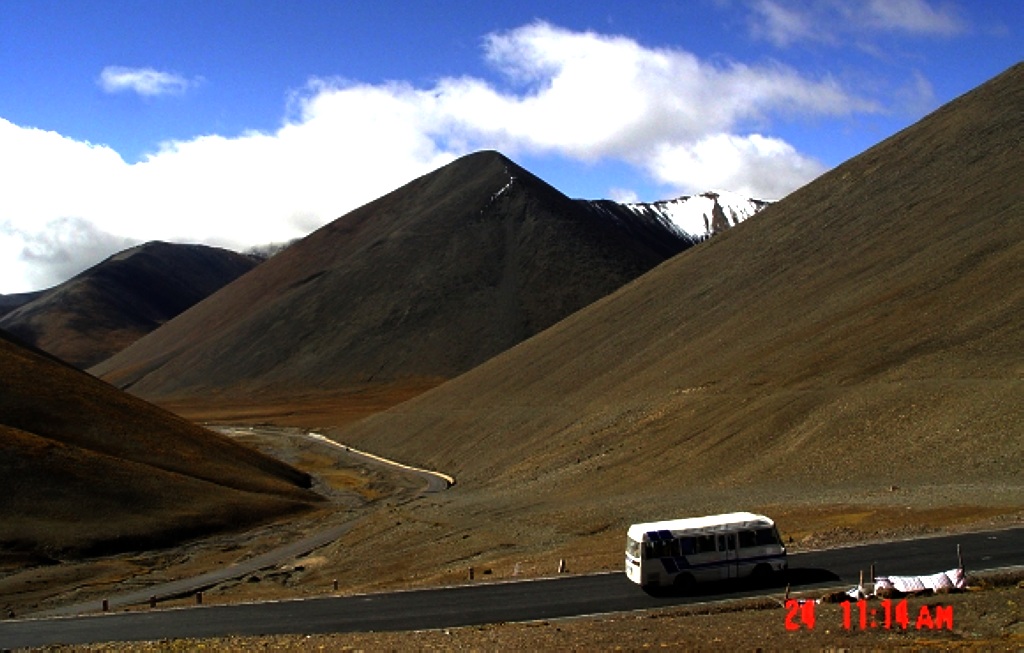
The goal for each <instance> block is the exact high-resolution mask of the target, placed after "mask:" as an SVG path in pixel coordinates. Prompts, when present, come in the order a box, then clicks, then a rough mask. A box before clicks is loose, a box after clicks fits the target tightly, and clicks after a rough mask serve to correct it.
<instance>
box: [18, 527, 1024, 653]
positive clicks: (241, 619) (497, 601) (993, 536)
mask: <svg viewBox="0 0 1024 653" xmlns="http://www.w3.org/2000/svg"><path fill="white" fill-rule="evenodd" d="M957 545H961V547H962V551H963V559H964V566H965V567H966V569H967V570H968V572H972V571H981V570H987V569H994V568H1000V567H1007V566H1018V565H1024V528H1012V529H1006V530H999V531H988V532H981V533H964V534H959V535H952V536H944V537H931V538H924V539H915V540H906V541H901V542H889V543H882V544H870V545H864V546H856V547H847V548H840V549H829V550H824V551H813V552H807V553H800V554H794V555H791V556H790V571H789V576H788V578H787V580H788V582H789V583H791V584H792V586H793V587H794V589H796V590H806V589H815V588H824V587H844V588H845V587H851V586H853V585H856V583H857V581H858V578H859V574H860V572H861V571H862V570H864V571H867V569H868V568H869V566H870V565H871V564H874V565H875V568H876V571H877V573H878V574H879V575H888V574H900V575H912V574H928V573H934V572H937V571H944V570H947V569H951V568H953V567H955V566H956V564H957V553H956V551H957ZM769 593H774V594H780V593H781V588H778V587H777V588H770V589H762V590H751V589H750V588H748V587H743V586H719V587H712V588H711V589H710V590H708V592H707V593H705V594H703V595H696V596H667V597H652V596H648V595H647V594H645V593H644V592H642V591H641V590H640V588H639V587H637V586H636V585H634V584H632V583H630V582H629V581H628V580H626V577H625V574H622V573H606V574H598V575H591V576H573V577H559V578H551V579H544V580H535V581H524V582H515V583H491V584H478V585H466V586H461V587H451V588H442V589H431V590H417V591H407V592H394V593H386V594H365V595H359V596H346V597H324V598H316V599H306V600H294V601H279V602H272V603H253V604H244V605H228V606H211V607H196V608H188V609H177V610H157V611H151V612H133V613H120V614H112V613H108V614H102V615H94V616H87V617H65V618H55V619H53V618H51V619H22V620H8V621H0V647H4V648H17V647H28V646H45V645H52V644H88V643H94V642H106V641H140V640H156V639H173V638H203V637H223V636H229V635H274V634H288V633H301V634H316V633H342V632H357V631H370V630H378V631H380V630H389V631H397V630H415V629H425V628H446V627H457V626H467V625H476V624H484V623H497V622H503V621H529V620H538V619H553V618H559V617H569V616H576V615H594V614H602V613H610V612H622V611H630V610H644V609H650V608H657V607H665V606H670V605H679V604H684V603H694V602H706V601H710V600H723V599H733V598H739V597H744V596H756V595H760V594H769Z"/></svg>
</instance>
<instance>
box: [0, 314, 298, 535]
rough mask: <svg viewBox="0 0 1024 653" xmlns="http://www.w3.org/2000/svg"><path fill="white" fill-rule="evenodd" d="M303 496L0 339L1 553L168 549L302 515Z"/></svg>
mask: <svg viewBox="0 0 1024 653" xmlns="http://www.w3.org/2000/svg"><path fill="white" fill-rule="evenodd" d="M308 486H309V478H308V477H307V476H306V475H305V474H303V473H301V472H299V471H297V470H295V469H293V468H291V467H289V466H287V465H285V464H283V463H280V462H278V461H276V460H273V459H271V458H268V457H266V456H264V455H262V454H259V453H257V452H255V451H252V450H250V449H247V448H245V447H242V446H240V445H238V444H235V443H234V442H232V441H231V440H228V439H227V438H225V437H222V436H220V435H217V434H215V433H212V432H210V431H207V430H206V429H203V428H201V427H199V426H196V425H194V424H191V423H190V422H187V421H185V420H183V419H181V418H179V417H176V416H175V415H172V414H170V413H168V412H166V411H164V410H162V409H159V408H157V407H155V406H152V405H150V404H147V403H145V402H143V401H141V400H139V399H136V398H135V397H131V396H129V395H127V394H125V393H123V392H121V391H119V390H116V389H114V388H112V387H111V386H109V385H107V384H106V383H103V382H101V381H98V380H96V379H95V378H93V377H91V376H89V375H88V374H85V373H84V372H81V371H79V370H77V369H75V368H73V367H71V366H69V365H67V364H65V363H63V362H60V361H59V360H57V359H55V358H52V357H50V356H49V355H48V354H45V353H43V352H41V351H33V350H31V349H29V348H27V347H25V346H22V345H20V344H18V343H16V342H15V341H13V340H12V339H11V338H10V337H9V336H8V335H6V334H4V333H3V332H0V496H3V501H0V552H2V551H4V550H17V551H28V552H36V553H46V554H48V555H76V554H83V553H91V552H109V551H116V550H126V549H133V548H142V547H146V546H153V545H157V544H167V543H169V542H171V541H174V540H177V539H180V538H182V537H185V536H190V535H196V534H199V533H204V532H209V531H212V530H218V529H223V528H239V527H242V526H245V525H249V524H253V523H255V522H258V521H263V520H266V519H269V518H272V517H275V516H280V515H283V514H287V513H291V512H295V511H297V510H302V509H305V508H307V507H309V505H310V503H311V502H312V501H315V500H316V497H315V495H313V494H312V493H310V492H308V491H307V490H305V489H303V488H304V487H308Z"/></svg>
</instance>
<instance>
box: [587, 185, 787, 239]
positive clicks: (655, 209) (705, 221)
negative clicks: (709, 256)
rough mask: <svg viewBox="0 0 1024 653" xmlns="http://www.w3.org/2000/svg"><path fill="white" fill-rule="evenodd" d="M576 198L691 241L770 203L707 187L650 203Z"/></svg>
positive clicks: (626, 219) (728, 226)
mask: <svg viewBox="0 0 1024 653" xmlns="http://www.w3.org/2000/svg"><path fill="white" fill-rule="evenodd" d="M580 201H585V202H586V203H587V204H589V205H590V206H591V207H593V208H594V209H596V210H598V211H604V212H608V213H611V214H613V215H616V216H617V217H618V218H619V219H620V220H623V221H625V222H631V221H639V222H641V223H655V224H658V225H660V226H662V227H664V228H666V229H669V230H670V231H673V232H674V233H676V234H677V235H678V236H679V237H680V238H683V239H685V240H687V241H689V242H691V243H693V244H696V243H699V242H701V241H704V240H706V239H708V238H710V237H711V236H713V235H715V234H718V233H721V232H723V231H725V230H726V229H728V228H730V227H735V226H736V225H738V224H739V223H741V222H743V221H744V220H746V219H747V218H749V217H751V216H753V215H754V214H755V213H757V212H759V211H761V210H763V209H765V208H767V207H768V206H769V205H770V204H771V202H768V201H765V200H757V199H752V198H748V197H743V196H742V195H739V194H738V193H732V192H728V191H709V192H706V193H702V194H700V195H687V196H683V197H679V198H677V199H674V200H666V201H662V202H651V203H625V204H623V203H619V202H613V201H611V200H591V201H587V200H580Z"/></svg>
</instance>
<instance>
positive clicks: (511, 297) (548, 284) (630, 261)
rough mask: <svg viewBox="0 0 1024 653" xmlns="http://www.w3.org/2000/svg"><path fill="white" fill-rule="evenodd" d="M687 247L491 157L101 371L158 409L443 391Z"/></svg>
mask: <svg viewBox="0 0 1024 653" xmlns="http://www.w3.org/2000/svg"><path fill="white" fill-rule="evenodd" d="M688 245H689V242H688V241H687V239H685V238H683V237H682V236H680V235H679V234H677V233H674V232H672V231H670V230H669V229H667V228H666V227H665V226H663V225H657V224H655V223H653V222H652V223H650V224H648V225H641V226H633V227H632V228H630V226H626V225H624V224H623V221H622V220H621V219H618V218H616V217H615V216H610V215H608V214H607V213H606V212H601V211H595V210H593V209H592V207H590V205H588V204H586V203H581V202H578V201H575V200H571V199H569V198H568V197H566V196H565V195H564V194H562V193H561V192H559V191H558V190H556V189H555V188H553V187H552V186H550V184H548V183H547V182H544V181H543V180H541V179H539V178H537V177H536V176H535V175H533V174H532V173H530V172H529V171H527V170H525V169H524V168H522V167H521V166H518V165H517V164H515V163H514V162H513V161H511V160H510V159H508V158H507V157H505V156H504V155H501V154H500V153H497V152H493V151H482V152H478V153H474V154H471V155H467V156H466V157H463V158H462V159H459V160H457V161H455V162H453V163H452V164H449V165H447V166H444V167H442V168H440V169H439V170H436V171H434V172H432V173H428V174H427V175H424V176H422V177H420V178H418V179H415V180H413V181H411V182H409V183H408V184H406V185H404V186H402V187H400V188H398V189H396V190H395V191H393V192H391V193H389V194H387V195H385V196H383V197H381V198H378V199H377V200H375V201H373V202H370V203H369V204H367V205H365V206H363V207H360V208H359V209H356V210H355V211H352V212H350V213H348V214H346V215H345V216H342V217H340V218H338V219H337V220H335V221H333V222H331V223H330V224H328V225H326V226H324V227H322V228H321V229H319V230H318V231H316V232H314V233H313V234H311V235H309V236H307V237H306V238H305V239H303V240H301V241H299V242H297V243H294V244H292V245H291V246H290V247H289V248H288V249H286V250H284V251H283V252H281V253H280V254H278V255H276V256H275V257H273V258H271V259H270V260H268V261H267V262H265V263H263V264H261V266H260V267H259V268H258V269H257V270H254V271H253V272H252V273H250V274H249V275H246V276H245V277H244V278H241V279H239V280H238V281H236V282H235V283H233V284H230V285H228V286H226V287H225V288H223V289H222V290H221V291H220V292H218V293H216V294H214V295H212V296H211V297H210V298H208V299H207V300H206V301H204V302H202V303H200V304H198V305H197V306H196V307H195V308H194V309H192V310H190V311H187V312H186V313H184V314H182V315H181V316H179V317H178V318H176V319H175V320H172V321H171V322H169V323H168V324H167V325H165V326H164V327H162V328H161V329H159V330H157V331H155V332H153V333H152V334H150V335H149V336H147V337H146V338H143V339H141V340H140V341H139V342H137V343H136V344H134V345H132V346H131V347H129V348H127V349H126V350H125V351H123V352H120V353H119V354H116V355H115V356H113V357H112V358H110V359H108V360H107V361H104V362H102V363H100V364H99V365H97V366H95V367H94V368H92V371H93V372H95V373H96V374H98V375H100V376H101V377H102V378H104V379H106V380H108V381H110V382H112V383H114V384H115V385H118V386H119V387H124V388H128V389H129V390H130V391H131V392H135V393H138V394H139V395H140V396H143V397H147V398H151V399H156V400H160V401H166V400H179V399H180V400H183V401H187V399H188V397H189V396H195V395H197V394H205V393H207V392H209V391H216V392H220V393H221V395H222V396H226V395H230V394H235V395H240V394H244V395H247V396H252V395H253V393H256V394H259V395H260V396H267V395H272V394H274V393H280V392H281V388H287V389H289V391H293V392H296V393H297V394H298V393H301V392H319V391H335V390H337V389H339V388H341V387H357V386H362V385H366V384H378V383H390V382H403V381H407V380H413V381H415V380H425V382H427V383H432V384H436V383H437V382H440V380H443V379H445V378H451V377H452V376H454V375H456V374H458V373H461V372H463V371H465V370H466V369H469V368H471V367H473V366H475V365H477V364H479V363H481V362H483V361H484V360H487V359H488V358H490V357H491V356H493V355H494V354H496V353H498V352H500V351H503V350H505V349H507V348H509V347H511V346H513V345H515V344H517V343H519V342H521V341H522V340H524V339H526V338H527V337H529V336H531V335H533V334H535V333H537V332H539V331H541V330H543V329H544V328H547V327H549V326H550V325H551V324H554V323H555V322H557V321H558V320H560V319H562V318H564V317H565V316H566V315H568V314H570V313H572V312H573V311H575V310H577V309H579V308H580V307H582V306H584V305H586V304H588V303H590V302H592V301H594V300H595V299H597V298H599V297H601V296H603V295H605V294H607V293H608V292H610V291H611V290H613V289H614V288H617V287H619V286H621V285H622V284H623V283H626V282H628V281H630V280H632V279H634V278H636V277H637V276H639V275H640V274H642V273H643V272H645V271H647V270H649V269H651V268H652V267H654V266H655V265H658V264H660V263H661V262H663V261H664V260H665V259H666V258H667V257H668V256H671V255H673V254H674V253H676V252H678V251H681V250H682V249H683V248H685V247H686V246H688ZM339 303H344V307H341V306H339ZM283 315H287V318H285V317H282V316H283ZM328 323H329V324H331V325H332V328H327V327H326V326H325V325H326V324H328Z"/></svg>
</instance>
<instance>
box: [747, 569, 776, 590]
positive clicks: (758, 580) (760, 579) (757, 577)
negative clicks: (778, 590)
mask: <svg viewBox="0 0 1024 653" xmlns="http://www.w3.org/2000/svg"><path fill="white" fill-rule="evenodd" d="M774 575H775V574H774V572H772V568H771V565H766V564H760V565H758V566H756V567H754V571H753V572H752V573H751V574H750V580H751V581H752V582H753V583H754V586H755V587H768V586H769V585H771V583H772V579H773V576H774Z"/></svg>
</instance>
